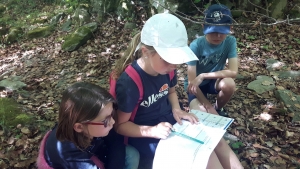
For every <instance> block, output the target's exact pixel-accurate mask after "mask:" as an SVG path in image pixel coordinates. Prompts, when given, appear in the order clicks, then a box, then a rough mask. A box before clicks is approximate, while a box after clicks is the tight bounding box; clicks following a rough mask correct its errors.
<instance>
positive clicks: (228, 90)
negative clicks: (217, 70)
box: [215, 78, 235, 109]
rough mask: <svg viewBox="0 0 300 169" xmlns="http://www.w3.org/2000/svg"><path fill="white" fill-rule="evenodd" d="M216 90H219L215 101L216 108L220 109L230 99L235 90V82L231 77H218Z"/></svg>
mask: <svg viewBox="0 0 300 169" xmlns="http://www.w3.org/2000/svg"><path fill="white" fill-rule="evenodd" d="M215 88H216V90H217V91H219V93H218V95H217V101H216V109H221V108H222V107H223V106H225V104H226V103H227V102H228V101H229V100H230V98H231V96H232V95H233V93H234V91H235V82H234V80H233V79H232V78H224V79H218V80H217V81H216V86H215Z"/></svg>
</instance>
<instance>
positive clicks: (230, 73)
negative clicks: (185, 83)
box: [198, 57, 239, 79]
mask: <svg viewBox="0 0 300 169" xmlns="http://www.w3.org/2000/svg"><path fill="white" fill-rule="evenodd" d="M238 65H239V64H238V58H237V57H235V58H230V59H228V69H227V70H220V71H217V72H209V73H201V74H200V75H198V77H201V78H202V79H219V78H229V77H230V78H236V76H237V74H238Z"/></svg>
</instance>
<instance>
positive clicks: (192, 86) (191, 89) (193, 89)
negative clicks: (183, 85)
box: [188, 74, 204, 95]
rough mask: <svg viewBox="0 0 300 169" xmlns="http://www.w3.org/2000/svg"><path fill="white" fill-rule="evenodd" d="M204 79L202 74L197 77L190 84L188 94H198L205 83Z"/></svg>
mask: <svg viewBox="0 0 300 169" xmlns="http://www.w3.org/2000/svg"><path fill="white" fill-rule="evenodd" d="M203 80H204V79H203V77H202V76H201V74H200V75H199V76H197V77H196V78H195V79H194V80H192V81H191V82H190V84H189V85H188V92H189V93H192V94H194V95H195V94H197V88H199V85H200V84H201V83H202V81H203Z"/></svg>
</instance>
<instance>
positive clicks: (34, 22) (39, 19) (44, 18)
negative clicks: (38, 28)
mask: <svg viewBox="0 0 300 169" xmlns="http://www.w3.org/2000/svg"><path fill="white" fill-rule="evenodd" d="M47 21H48V18H47V17H41V18H36V19H33V20H32V21H31V23H33V24H36V23H46V22H47Z"/></svg>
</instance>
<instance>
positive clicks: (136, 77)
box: [124, 65, 144, 145]
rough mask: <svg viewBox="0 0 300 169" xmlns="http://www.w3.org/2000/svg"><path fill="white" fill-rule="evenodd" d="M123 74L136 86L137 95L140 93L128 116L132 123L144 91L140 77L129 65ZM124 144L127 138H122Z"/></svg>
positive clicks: (126, 142)
mask: <svg viewBox="0 0 300 169" xmlns="http://www.w3.org/2000/svg"><path fill="white" fill-rule="evenodd" d="M125 72H126V73H127V74H128V76H129V77H130V78H131V79H132V80H133V81H134V83H135V84H136V85H137V87H138V90H139V93H140V97H139V100H138V103H137V104H136V106H135V107H134V109H133V111H132V112H131V116H130V121H132V122H133V121H134V118H135V115H136V112H137V110H138V108H139V105H140V102H141V101H142V99H143V96H144V89H143V83H142V80H141V77H140V75H139V74H138V72H137V71H136V70H135V69H134V68H133V67H132V66H131V65H129V66H128V67H127V68H126V69H125ZM124 143H125V144H126V145H127V144H128V137H124Z"/></svg>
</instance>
